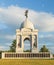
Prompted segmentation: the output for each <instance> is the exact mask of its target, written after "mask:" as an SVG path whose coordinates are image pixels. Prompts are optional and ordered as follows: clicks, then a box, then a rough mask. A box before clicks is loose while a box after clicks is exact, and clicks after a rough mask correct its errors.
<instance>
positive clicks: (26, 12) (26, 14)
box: [25, 10, 28, 18]
mask: <svg viewBox="0 0 54 65" xmlns="http://www.w3.org/2000/svg"><path fill="white" fill-rule="evenodd" d="M25 16H26V18H28V10H26V11H25Z"/></svg>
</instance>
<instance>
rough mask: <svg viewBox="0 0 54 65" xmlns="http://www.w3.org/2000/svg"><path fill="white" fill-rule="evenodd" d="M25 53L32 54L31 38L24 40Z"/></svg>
mask: <svg viewBox="0 0 54 65" xmlns="http://www.w3.org/2000/svg"><path fill="white" fill-rule="evenodd" d="M24 52H31V44H30V39H29V38H25V39H24Z"/></svg>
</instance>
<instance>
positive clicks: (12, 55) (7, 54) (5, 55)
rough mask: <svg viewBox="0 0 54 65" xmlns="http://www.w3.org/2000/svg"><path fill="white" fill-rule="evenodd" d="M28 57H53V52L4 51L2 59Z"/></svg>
mask: <svg viewBox="0 0 54 65" xmlns="http://www.w3.org/2000/svg"><path fill="white" fill-rule="evenodd" d="M24 58H25V59H26V58H31V59H36V58H40V59H41V58H44V59H45V58H46V59H47V58H52V54H51V53H48V52H40V53H31V52H30V53H29V52H28V53H27V52H24V53H15V52H13V53H12V52H3V53H2V59H24Z"/></svg>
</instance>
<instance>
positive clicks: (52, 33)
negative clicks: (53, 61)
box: [0, 0, 54, 53]
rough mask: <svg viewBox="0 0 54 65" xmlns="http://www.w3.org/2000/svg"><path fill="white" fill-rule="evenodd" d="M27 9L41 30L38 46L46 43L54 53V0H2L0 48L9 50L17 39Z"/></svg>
mask: <svg viewBox="0 0 54 65" xmlns="http://www.w3.org/2000/svg"><path fill="white" fill-rule="evenodd" d="M26 9H28V10H29V14H28V18H29V20H30V21H31V22H32V23H33V25H34V27H35V29H38V30H39V32H38V48H39V49H40V48H41V47H42V46H43V45H46V47H47V48H48V49H49V50H50V52H51V53H54V0H0V50H8V49H9V47H10V45H11V43H12V41H13V40H14V39H16V29H19V28H20V25H21V23H22V22H23V21H24V20H25V16H24V12H25V10H26ZM28 46H29V45H28Z"/></svg>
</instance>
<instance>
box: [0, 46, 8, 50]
mask: <svg viewBox="0 0 54 65" xmlns="http://www.w3.org/2000/svg"><path fill="white" fill-rule="evenodd" d="M7 49H8V47H6V46H0V50H2V51H4V50H7Z"/></svg>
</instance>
